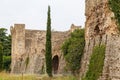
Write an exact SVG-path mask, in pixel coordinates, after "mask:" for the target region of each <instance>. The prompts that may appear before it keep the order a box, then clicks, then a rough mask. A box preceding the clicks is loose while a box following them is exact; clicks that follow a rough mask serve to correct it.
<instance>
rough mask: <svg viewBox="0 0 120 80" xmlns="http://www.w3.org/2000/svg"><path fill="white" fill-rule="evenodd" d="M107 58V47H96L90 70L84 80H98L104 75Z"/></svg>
mask: <svg viewBox="0 0 120 80" xmlns="http://www.w3.org/2000/svg"><path fill="white" fill-rule="evenodd" d="M104 58H105V46H104V45H101V46H95V47H94V49H93V53H92V55H91V59H90V63H89V68H88V71H87V73H86V76H85V78H84V79H82V80H97V79H98V78H99V77H100V75H101V74H102V70H103V66H104Z"/></svg>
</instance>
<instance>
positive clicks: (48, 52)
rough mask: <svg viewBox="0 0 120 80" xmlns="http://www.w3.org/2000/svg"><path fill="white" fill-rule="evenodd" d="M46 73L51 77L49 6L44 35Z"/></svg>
mask: <svg viewBox="0 0 120 80" xmlns="http://www.w3.org/2000/svg"><path fill="white" fill-rule="evenodd" d="M45 58H46V72H47V74H48V76H50V77H52V51H51V18H50V6H48V18H47V33H46V54H45Z"/></svg>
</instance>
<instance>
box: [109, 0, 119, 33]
mask: <svg viewBox="0 0 120 80" xmlns="http://www.w3.org/2000/svg"><path fill="white" fill-rule="evenodd" d="M109 6H110V9H111V10H112V11H113V12H114V14H115V19H116V20H117V24H118V29H119V31H120V0H109Z"/></svg>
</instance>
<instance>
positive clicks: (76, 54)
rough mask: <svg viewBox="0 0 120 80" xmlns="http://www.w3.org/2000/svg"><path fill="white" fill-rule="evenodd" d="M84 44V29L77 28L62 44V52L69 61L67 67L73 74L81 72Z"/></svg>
mask: <svg viewBox="0 0 120 80" xmlns="http://www.w3.org/2000/svg"><path fill="white" fill-rule="evenodd" d="M84 46H85V39H84V29H81V30H79V29H77V30H75V31H74V32H73V33H71V37H70V38H69V39H67V40H66V41H65V42H64V44H63V45H62V52H63V54H64V57H65V60H66V63H67V66H66V67H67V68H68V69H69V70H70V71H71V73H72V74H73V75H76V74H78V72H79V68H80V61H81V57H82V54H83V51H84Z"/></svg>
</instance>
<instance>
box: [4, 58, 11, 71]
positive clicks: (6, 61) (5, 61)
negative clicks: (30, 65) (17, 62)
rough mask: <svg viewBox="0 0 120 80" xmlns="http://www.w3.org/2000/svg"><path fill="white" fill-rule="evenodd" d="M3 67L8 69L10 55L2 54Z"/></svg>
mask: <svg viewBox="0 0 120 80" xmlns="http://www.w3.org/2000/svg"><path fill="white" fill-rule="evenodd" d="M3 63H4V65H3V68H4V69H5V70H6V71H10V64H11V56H4V57H3Z"/></svg>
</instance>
